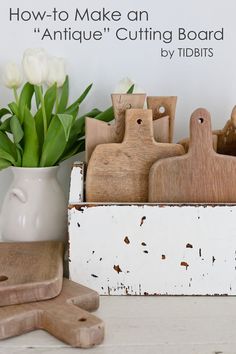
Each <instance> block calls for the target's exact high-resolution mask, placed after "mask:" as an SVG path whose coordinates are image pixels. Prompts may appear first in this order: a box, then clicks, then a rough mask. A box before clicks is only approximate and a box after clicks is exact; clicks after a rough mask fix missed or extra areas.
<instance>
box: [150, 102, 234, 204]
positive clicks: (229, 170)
mask: <svg viewBox="0 0 236 354" xmlns="http://www.w3.org/2000/svg"><path fill="white" fill-rule="evenodd" d="M235 174H236V158H235V157H232V156H225V155H220V154H217V153H216V152H215V151H214V149H213V146H212V131H211V119H210V114H209V113H208V112H207V111H206V110H205V109H202V108H200V109H197V110H196V111H195V112H194V113H193V114H192V117H191V120H190V145H189V151H188V153H187V154H186V155H184V156H180V157H173V158H169V159H166V160H162V161H159V162H157V163H155V164H154V165H153V166H152V168H151V170H150V178H149V201H150V202H164V203H166V202H171V203H234V202H236V183H235V182H234V178H233V176H235Z"/></svg>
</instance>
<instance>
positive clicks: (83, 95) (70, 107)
mask: <svg viewBox="0 0 236 354" xmlns="http://www.w3.org/2000/svg"><path fill="white" fill-rule="evenodd" d="M92 86H93V84H90V85H89V86H88V87H87V88H86V89H85V90H84V92H83V93H82V95H81V96H80V97H79V98H78V99H77V100H76V101H75V102H74V103H72V105H70V106H69V107H68V108H67V110H68V109H73V108H74V107H78V106H79V105H80V104H81V103H82V102H83V101H84V99H85V98H86V96H87V95H88V93H89V91H90V90H91V88H92Z"/></svg>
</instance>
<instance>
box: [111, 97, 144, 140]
mask: <svg viewBox="0 0 236 354" xmlns="http://www.w3.org/2000/svg"><path fill="white" fill-rule="evenodd" d="M145 99H146V94H145V93H132V94H119V93H113V94H112V95H111V100H112V106H113V109H114V116H115V121H116V124H115V131H116V134H117V135H122V137H123V136H124V134H125V112H126V110H127V109H132V108H143V106H144V103H145Z"/></svg>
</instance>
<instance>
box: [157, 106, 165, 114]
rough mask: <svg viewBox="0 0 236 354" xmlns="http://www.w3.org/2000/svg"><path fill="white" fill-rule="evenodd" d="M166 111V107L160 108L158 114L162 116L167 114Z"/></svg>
mask: <svg viewBox="0 0 236 354" xmlns="http://www.w3.org/2000/svg"><path fill="white" fill-rule="evenodd" d="M165 111H166V109H165V107H164V106H161V107H159V110H158V112H159V113H160V114H163V113H165Z"/></svg>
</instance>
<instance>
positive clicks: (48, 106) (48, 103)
mask: <svg viewBox="0 0 236 354" xmlns="http://www.w3.org/2000/svg"><path fill="white" fill-rule="evenodd" d="M56 97H57V84H54V85H53V86H52V87H50V88H49V89H48V90H47V92H46V93H45V96H44V103H45V111H46V116H47V122H48V126H49V124H50V122H51V119H52V111H53V107H54V105H55V102H56Z"/></svg>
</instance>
